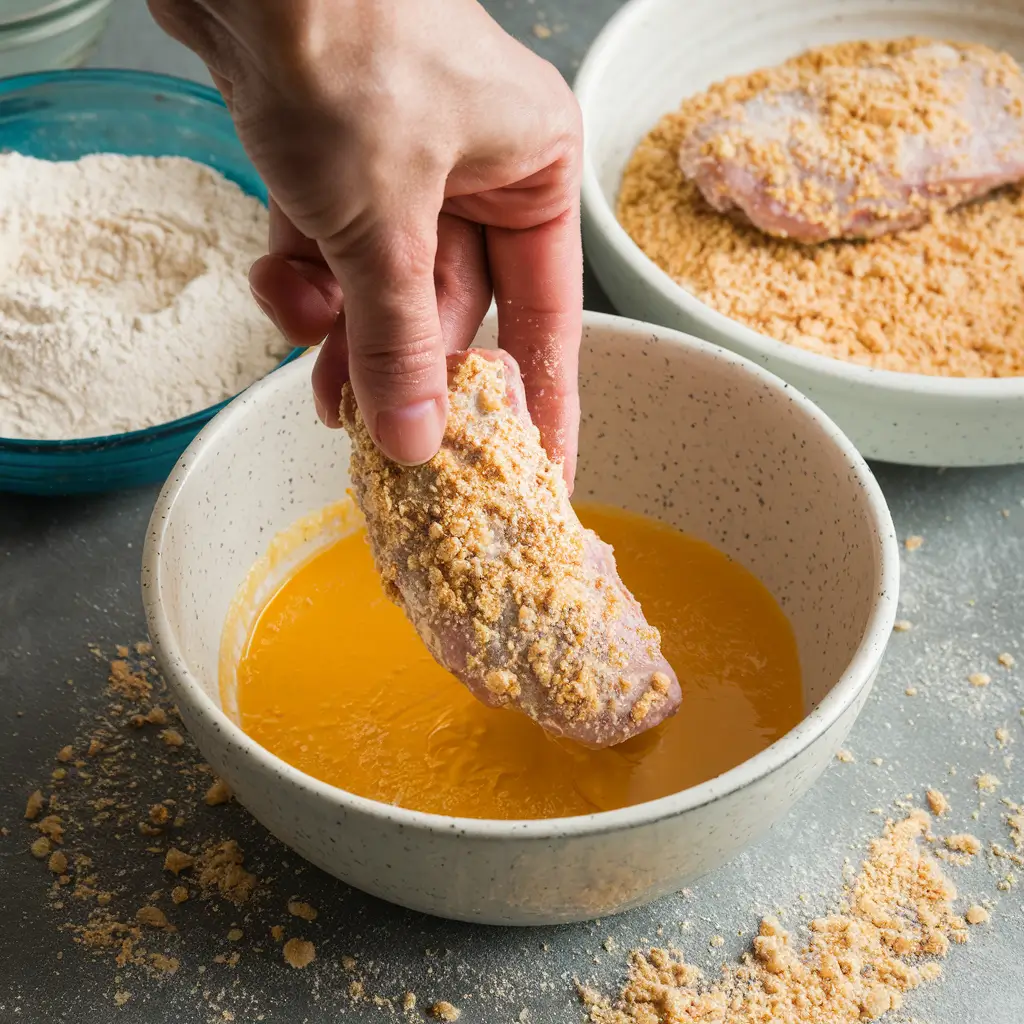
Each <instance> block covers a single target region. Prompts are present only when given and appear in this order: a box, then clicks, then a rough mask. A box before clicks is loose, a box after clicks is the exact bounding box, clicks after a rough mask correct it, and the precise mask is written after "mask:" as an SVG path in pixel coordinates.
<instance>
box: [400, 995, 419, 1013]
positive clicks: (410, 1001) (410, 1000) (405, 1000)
mask: <svg viewBox="0 0 1024 1024" xmlns="http://www.w3.org/2000/svg"><path fill="white" fill-rule="evenodd" d="M402 1009H403V1010H405V1012H406V1013H411V1012H412V1011H413V1010H415V1009H416V993H415V992H406V993H405V995H404V996H402Z"/></svg>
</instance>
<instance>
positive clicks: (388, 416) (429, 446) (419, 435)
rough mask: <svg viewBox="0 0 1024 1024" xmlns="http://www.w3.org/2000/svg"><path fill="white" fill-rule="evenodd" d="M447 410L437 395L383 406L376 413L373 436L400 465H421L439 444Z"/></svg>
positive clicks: (433, 453)
mask: <svg viewBox="0 0 1024 1024" xmlns="http://www.w3.org/2000/svg"><path fill="white" fill-rule="evenodd" d="M446 414H447V410H446V409H445V407H444V404H443V403H442V402H441V401H439V400H438V399H427V400H426V401H424V402H414V403H413V404H412V405H407V406H404V407H403V408H400V409H385V410H384V411H383V412H379V413H378V414H377V430H376V436H375V438H374V439H375V440H376V442H377V444H378V445H379V446H380V449H381V451H383V452H384V454H385V455H387V457H388V458H389V459H392V460H393V461H395V462H398V463H400V464H401V465H403V466H420V465H422V464H423V463H424V462H427V461H429V460H430V459H432V458H433V457H434V456H435V455H436V454H437V450H438V448H440V447H441V438H442V436H443V435H444V424H445V419H446Z"/></svg>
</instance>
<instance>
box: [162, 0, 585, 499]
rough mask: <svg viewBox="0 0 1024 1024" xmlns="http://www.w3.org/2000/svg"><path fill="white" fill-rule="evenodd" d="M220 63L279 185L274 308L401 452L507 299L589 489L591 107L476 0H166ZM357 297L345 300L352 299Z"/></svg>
mask: <svg viewBox="0 0 1024 1024" xmlns="http://www.w3.org/2000/svg"><path fill="white" fill-rule="evenodd" d="M150 8H151V10H152V12H153V15H154V17H155V18H156V19H157V21H158V22H159V23H160V24H161V25H162V26H163V27H164V28H165V29H166V30H167V31H168V32H169V33H170V34H171V35H173V36H175V37H176V38H177V39H179V40H180V41H182V42H183V43H185V45H187V46H189V47H190V48H191V49H192V50H194V51H195V52H196V53H197V54H198V55H199V56H200V57H201V58H202V59H203V60H204V61H205V62H206V64H207V66H208V67H209V69H210V71H211V74H212V75H213V77H214V80H215V82H216V84H217V86H218V88H219V89H220V90H221V92H222V94H223V95H224V98H225V100H226V102H227V103H228V106H229V108H230V109H231V112H232V116H233V118H234V121H235V125H236V127H237V130H238V134H239V137H240V138H241V140H242V143H243V145H244V146H245V148H246V150H247V152H248V153H249V156H250V157H251V159H252V160H253V163H254V164H255V165H256V167H257V169H258V170H259V172H260V174H261V175H262V176H263V178H264V180H265V181H266V182H267V185H268V187H269V189H270V193H271V195H272V197H273V199H272V202H271V210H270V216H271V229H270V245H269V250H270V254H269V255H268V256H265V257H263V258H262V259H260V260H259V261H257V263H256V264H255V265H254V266H253V268H252V272H251V275H250V284H251V286H252V289H253V293H254V295H255V296H256V299H257V301H258V302H259V303H260V306H261V307H262V308H263V309H264V311H265V312H266V313H267V315H268V316H270V317H271V318H272V319H273V320H274V321H275V322H276V323H277V324H278V326H279V327H280V328H281V330H282V331H283V332H284V333H285V335H286V336H287V337H288V338H289V339H290V340H291V341H292V342H293V343H295V344H297V345H315V344H317V343H319V342H320V341H321V340H322V339H325V340H324V343H323V346H322V348H321V351H320V353H319V355H318V358H317V363H316V366H315V368H314V371H313V387H314V392H315V396H316V402H317V409H318V412H319V414H320V416H321V418H322V419H323V420H324V421H325V422H326V423H327V424H328V425H330V426H337V425H339V422H340V421H339V415H338V411H339V402H340V395H341V387H342V384H343V383H344V382H345V381H346V380H351V383H352V388H353V391H354V393H355V396H356V400H357V402H358V403H359V407H360V409H361V411H362V413H363V416H364V418H365V420H366V422H367V424H368V425H370V428H371V433H372V436H373V438H374V440H375V442H376V443H377V444H378V445H379V447H380V448H381V449H382V450H383V451H384V453H385V454H386V455H388V456H389V457H391V458H392V459H394V460H395V461H398V462H402V463H410V464H415V463H420V462H424V461H426V460H427V459H429V458H430V457H431V456H433V455H434V454H435V453H436V452H437V450H438V448H439V446H440V443H441V437H442V434H443V431H444V424H445V418H446V414H447V378H446V368H445V355H446V353H451V352H455V351H459V350H461V349H464V348H466V347H467V346H468V345H469V344H470V342H471V341H472V340H473V337H474V335H475V333H476V330H477V328H478V327H479V325H480V321H481V320H482V318H483V316H484V314H485V313H486V311H487V308H488V306H489V304H490V299H491V294H492V290H493V294H494V296H495V298H496V300H497V309H498V332H499V344H500V345H501V347H502V348H504V349H505V350H506V351H508V352H509V353H510V354H511V355H512V356H513V357H514V358H515V359H516V360H517V362H518V363H519V365H520V367H521V369H522V371H523V378H524V384H525V387H526V394H527V399H528V404H529V407H530V411H531V414H532V417H533V420H534V422H535V423H536V425H537V426H538V428H539V429H540V432H541V438H542V441H543V443H544V445H545V448H546V449H547V451H548V453H549V455H550V456H551V457H552V458H553V459H556V460H562V461H563V466H564V471H565V475H566V479H567V481H568V482H569V484H570V486H571V484H572V478H573V472H574V468H575V460H576V443H577V432H578V421H579V399H578V394H577V356H578V348H579V341H580V332H581V319H582V304H583V300H582V252H581V245H580V236H579V182H580V174H581V126H580V120H579V110H578V107H577V105H576V102H575V100H574V98H573V96H572V93H571V91H570V90H569V88H568V86H567V85H566V84H565V82H564V81H563V80H562V78H561V76H560V75H559V74H558V72H557V71H556V70H555V69H554V68H553V67H552V66H551V65H550V64H548V63H547V62H545V61H543V60H541V59H540V58H539V57H537V56H536V55H535V54H533V53H532V52H531V51H529V50H528V49H527V48H526V47H524V46H522V45H521V44H519V43H518V42H516V41H515V40H514V39H512V38H511V37H510V36H509V35H507V34H506V33H505V32H504V31H503V30H502V29H501V28H500V27H499V26H498V25H497V24H496V23H495V22H494V21H493V20H492V19H491V18H490V17H489V16H488V15H487V13H486V12H485V11H484V10H483V8H482V7H481V6H480V5H479V4H478V3H477V2H476V0H290V2H289V3H287V4H284V3H280V2H278V0H216V2H214V0H150ZM343 297H344V298H343Z"/></svg>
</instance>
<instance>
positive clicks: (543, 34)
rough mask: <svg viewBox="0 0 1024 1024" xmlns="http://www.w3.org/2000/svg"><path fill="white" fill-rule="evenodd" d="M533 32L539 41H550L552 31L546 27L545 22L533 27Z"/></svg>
mask: <svg viewBox="0 0 1024 1024" xmlns="http://www.w3.org/2000/svg"><path fill="white" fill-rule="evenodd" d="M531 31H532V32H533V34H534V35H535V36H536V37H537V38H538V39H550V38H551V29H550V28H549V27H548V26H547V25H545V24H544V22H542V21H538V22H537V23H536V24H535V25H534V26H533V28H532V29H531Z"/></svg>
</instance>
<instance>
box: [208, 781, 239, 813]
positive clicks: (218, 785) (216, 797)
mask: <svg viewBox="0 0 1024 1024" xmlns="http://www.w3.org/2000/svg"><path fill="white" fill-rule="evenodd" d="M232 795H233V794H232V792H231V787H230V786H229V785H228V784H227V783H226V782H225V781H224V780H223V779H216V780H215V781H214V783H213V785H212V786H210V788H209V789H208V790H207V791H206V796H205V797H203V800H204V801H205V803H206V804H207V806H209V807H216V806H218V805H219V804H226V803H227V802H228V801H229V800H230V799H231V797H232Z"/></svg>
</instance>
